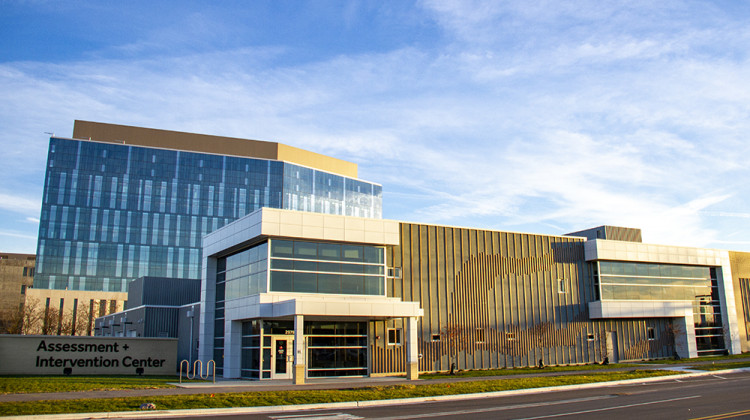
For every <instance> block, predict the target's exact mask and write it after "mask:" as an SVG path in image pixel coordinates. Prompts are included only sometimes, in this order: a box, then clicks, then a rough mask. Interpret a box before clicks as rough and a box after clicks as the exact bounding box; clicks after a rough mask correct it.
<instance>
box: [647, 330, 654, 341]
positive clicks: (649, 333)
mask: <svg viewBox="0 0 750 420" xmlns="http://www.w3.org/2000/svg"><path fill="white" fill-rule="evenodd" d="M646 335H647V337H648V341H654V340H656V331H654V328H653V327H648V329H647V330H646Z"/></svg>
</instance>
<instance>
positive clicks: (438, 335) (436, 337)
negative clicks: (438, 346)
mask: <svg viewBox="0 0 750 420" xmlns="http://www.w3.org/2000/svg"><path fill="white" fill-rule="evenodd" d="M432 341H440V334H432Z"/></svg>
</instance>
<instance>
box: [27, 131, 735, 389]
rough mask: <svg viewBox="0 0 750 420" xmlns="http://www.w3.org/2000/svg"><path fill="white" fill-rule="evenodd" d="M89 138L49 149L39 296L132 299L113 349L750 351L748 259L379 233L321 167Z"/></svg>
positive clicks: (514, 353) (347, 372)
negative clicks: (133, 345)
mask: <svg viewBox="0 0 750 420" xmlns="http://www.w3.org/2000/svg"><path fill="white" fill-rule="evenodd" d="M74 137H75V138H76V139H61V138H57V137H53V138H52V139H51V140H50V154H49V165H48V166H49V167H48V173H47V179H46V181H45V182H46V183H45V197H44V203H43V210H42V218H41V220H42V221H41V225H40V238H39V251H38V254H37V273H36V277H35V287H36V286H37V283H39V285H40V286H39V287H40V289H37V290H47V291H48V293H51V292H52V291H57V292H61V293H62V292H66V293H77V292H81V293H83V292H86V293H89V292H91V293H105V292H110V293H124V292H123V291H124V288H125V285H126V284H127V282H128V281H131V283H130V284H131V289H130V295H129V297H122V298H121V300H122V301H123V302H125V301H126V300H127V303H125V306H124V308H126V309H125V310H120V309H117V308H114V309H116V311H112V312H115V313H114V314H110V315H107V316H102V317H101V318H100V319H98V320H97V321H96V333H97V335H113V336H117V335H123V336H125V335H136V336H142V337H149V336H150V337H153V336H170V337H174V336H176V337H178V338H179V340H180V343H181V344H180V348H179V350H178V351H179V353H180V358H184V359H187V360H189V361H192V360H194V359H195V358H198V359H200V360H201V361H202V362H203V363H204V365H205V364H207V363H208V362H209V361H210V360H213V361H214V362H215V363H216V367H217V373H218V374H219V375H222V376H224V377H225V378H248V379H258V380H264V379H281V378H288V379H293V381H294V383H303V382H304V381H305V380H306V379H307V378H318V377H328V376H380V375H406V376H407V377H408V378H410V379H414V378H417V377H418V375H419V373H420V372H430V371H447V370H450V369H452V368H458V369H491V368H506V367H507V368H512V367H524V366H536V365H538V364H539V363H542V364H545V365H548V364H549V365H566V364H587V363H599V362H602V361H605V360H609V361H612V362H616V361H620V360H642V359H658V358H668V357H673V356H675V355H678V356H680V357H696V356H704V355H712V354H723V353H731V354H735V353H739V352H741V351H747V350H750V254H748V253H738V252H730V251H722V250H712V249H699V248H688V247H680V246H665V245H653V244H644V243H643V242H642V235H641V231H640V230H639V229H633V228H622V227H614V226H600V227H597V228H593V229H587V230H582V231H579V232H574V233H571V234H568V235H563V236H555V235H537V234H530V233H516V232H504V231H492V230H484V229H477V228H464V227H451V226H437V225H426V224H419V223H408V222H399V221H393V220H383V219H382V218H381V206H382V188H381V187H380V186H379V185H377V184H373V183H368V182H365V181H361V180H358V179H357V178H356V176H357V174H356V166H352V165H353V164H348V163H346V162H342V161H338V160H335V159H332V158H328V157H325V156H322V155H317V154H313V153H310V152H304V151H300V150H298V149H293V148H289V147H287V146H283V145H280V144H277V143H267V142H256V141H251V140H240V139H227V138H221V137H213V136H203V135H197V134H188V133H177V132H165V131H161V130H152V129H143V128H136V127H123V126H113V125H108V124H99V123H88V122H80V121H77V122H76V129H75V130H74ZM89 138H90V139H89ZM136 278H137V279H138V280H136V281H132V280H134V279H136ZM198 279H200V297H199V299H198V298H196V292H195V290H196V285H197V282H198ZM66 288H67V289H68V290H67V291H65V290H63V289H66ZM166 290H170V291H172V294H173V295H174V296H170V294H169V293H165V291H166ZM178 298H179V299H178ZM54 299H56V298H54ZM175 299H177V300H175ZM193 299H196V301H193ZM89 302H90V303H91V302H93V300H90V301H89ZM62 305H63V302H62V301H60V307H62ZM117 311H120V312H117ZM102 315H106V314H102ZM141 324H142V325H141ZM196 349H197V354H196Z"/></svg>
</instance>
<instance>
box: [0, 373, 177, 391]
mask: <svg viewBox="0 0 750 420" xmlns="http://www.w3.org/2000/svg"><path fill="white" fill-rule="evenodd" d="M179 380H180V378H179V377H177V376H0V394H21V393H23V394H25V393H30V392H69V391H101V390H112V389H148V388H174V387H175V386H174V385H169V384H168V382H178V381H179ZM183 382H184V381H183Z"/></svg>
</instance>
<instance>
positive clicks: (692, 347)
mask: <svg viewBox="0 0 750 420" xmlns="http://www.w3.org/2000/svg"><path fill="white" fill-rule="evenodd" d="M672 325H673V328H674V332H673V334H674V347H675V352H676V353H677V355H678V356H680V357H681V358H683V359H688V358H693V357H698V347H697V345H696V343H695V324H694V323H693V310H692V308H691V309H688V310H686V311H685V316H683V317H681V318H674V319H673V320H672Z"/></svg>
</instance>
